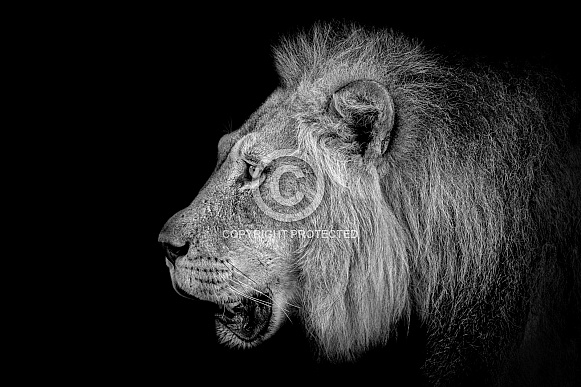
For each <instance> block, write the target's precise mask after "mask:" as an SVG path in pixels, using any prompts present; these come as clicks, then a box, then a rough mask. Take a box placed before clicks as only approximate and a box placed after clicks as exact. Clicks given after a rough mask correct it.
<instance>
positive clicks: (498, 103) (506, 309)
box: [159, 27, 579, 363]
mask: <svg viewBox="0 0 581 387" xmlns="http://www.w3.org/2000/svg"><path fill="white" fill-rule="evenodd" d="M276 59H277V68H278V72H279V74H280V77H281V80H282V82H281V83H282V84H281V87H280V88H278V89H277V90H275V91H274V92H273V93H272V95H271V96H270V97H269V98H268V99H267V100H266V102H264V104H263V105H262V106H261V107H260V108H259V109H258V110H257V111H256V112H255V113H254V114H253V115H252V116H251V117H250V118H249V119H248V121H247V122H246V123H245V124H244V125H243V126H242V127H241V128H239V129H238V130H236V131H234V132H232V133H229V134H227V135H225V136H224V137H222V139H221V140H220V142H219V144H218V163H217V166H216V168H215V170H214V172H213V174H212V176H211V177H210V179H209V180H208V182H207V183H206V185H205V186H204V187H203V189H202V190H201V191H200V192H199V194H198V195H197V197H196V198H195V200H194V201H193V202H192V203H191V205H190V206H189V207H187V208H186V209H184V210H182V211H180V212H178V213H177V214H175V215H174V216H173V217H172V218H171V219H170V220H169V221H168V222H167V223H166V225H165V226H164V228H163V230H162V232H161V234H160V237H159V240H160V241H161V242H162V243H163V244H164V246H165V248H166V251H167V261H168V266H169V267H170V272H171V278H172V282H173V285H174V287H175V289H176V291H177V292H179V293H181V294H182V295H185V296H187V297H195V298H197V299H201V300H206V301H210V302H212V303H214V304H216V306H217V309H216V326H217V332H218V335H219V337H220V338H221V341H222V342H224V343H226V344H228V345H232V346H240V347H251V346H255V345H257V344H259V343H261V342H262V341H264V340H266V339H267V338H268V337H270V336H271V335H273V334H274V333H275V332H276V331H277V329H278V328H279V327H280V326H281V324H282V323H283V322H284V321H285V320H286V319H287V318H288V317H292V316H298V318H300V319H301V320H302V321H303V323H304V325H305V327H306V328H307V329H308V331H309V332H310V333H311V334H312V336H313V337H314V338H315V340H316V341H317V344H318V346H319V348H321V349H322V351H323V353H324V354H325V355H327V356H328V357H329V358H332V359H333V358H342V359H349V358H352V357H353V356H356V355H357V354H359V353H361V352H363V351H364V350H365V349H367V348H369V347H371V346H374V345H377V344H381V343H385V342H386V341H387V340H388V338H389V337H390V334H391V332H392V331H393V327H394V325H395V323H397V322H398V321H402V320H404V321H405V320H406V319H407V318H408V317H409V316H410V313H411V312H412V310H413V311H415V312H417V313H418V315H419V316H420V317H421V319H422V321H424V322H425V323H426V324H427V326H428V327H429V334H430V335H431V336H430V337H431V338H433V340H432V343H433V351H434V352H439V354H438V356H440V359H441V360H443V362H444V363H445V362H446V361H447V362H448V363H453V362H454V361H455V360H454V359H453V358H454V356H456V353H457V352H458V353H461V352H462V351H465V350H475V351H484V352H485V351H486V350H487V349H490V348H494V347H495V346H496V345H498V344H499V343H505V342H510V341H511V340H505V339H506V338H507V337H511V334H510V332H511V331H512V330H516V331H519V330H522V326H523V324H524V322H523V321H524V319H525V316H526V305H527V300H528V298H527V291H526V289H528V288H527V286H528V285H529V284H528V283H527V281H526V277H525V273H529V272H530V269H531V267H532V266H531V258H532V257H535V256H536V257H538V256H539V254H541V255H543V256H547V254H548V252H549V250H548V249H546V248H544V247H543V246H546V244H547V243H549V239H550V238H551V235H558V236H559V238H560V237H561V236H563V235H565V233H567V235H573V234H571V232H573V233H575V232H577V233H578V232H579V230H578V228H577V229H574V226H573V225H574V224H575V222H574V219H575V216H577V214H579V212H578V211H579V207H578V205H577V204H570V205H569V207H568V210H567V211H564V207H563V206H562V203H564V200H565V199H564V198H566V197H568V196H567V195H569V193H568V192H571V187H570V186H568V185H567V184H574V183H572V180H571V179H564V180H562V181H561V182H560V184H554V183H555V182H556V181H557V179H559V178H563V177H564V176H565V175H566V174H567V172H566V169H556V168H554V166H555V165H558V164H559V165H561V164H563V165H564V163H565V161H563V159H562V158H563V156H561V155H562V154H564V151H566V150H567V149H568V148H567V145H564V143H563V142H562V141H560V140H558V139H555V137H554V136H553V135H551V134H550V133H551V132H555V133H557V132H558V133H561V132H560V131H562V128H558V127H557V125H559V124H560V123H561V122H562V121H563V120H561V121H559V120H553V121H551V122H548V121H547V120H546V118H545V117H546V114H547V113H546V110H545V106H544V105H543V102H542V101H541V100H539V99H537V95H536V94H535V91H534V88H531V86H530V84H529V83H526V82H523V83H521V84H514V85H507V84H505V83H503V82H504V81H503V77H502V75H499V74H496V73H494V72H491V71H489V70H488V69H486V68H480V69H479V70H478V71H481V73H475V72H472V71H469V70H465V69H463V70H460V69H459V68H456V67H453V66H449V65H447V64H446V63H445V62H443V61H442V60H441V59H440V58H437V57H434V56H432V55H430V54H429V53H427V52H425V51H424V50H423V48H422V47H421V46H420V45H419V44H417V43H416V42H413V41H410V40H408V39H405V38H403V37H401V36H399V35H397V34H393V33H390V32H383V31H381V32H369V31H363V30H359V29H347V30H345V31H339V32H337V31H333V30H331V29H329V28H327V27H323V28H315V29H314V30H313V31H312V32H311V33H310V34H304V35H300V36H299V37H297V38H295V39H293V40H289V41H285V42H284V43H283V44H282V45H281V46H280V47H279V48H278V50H277V52H276ZM475 71H476V70H475ZM478 74H480V75H478ZM523 96H525V97H524V98H523ZM523 101H524V102H523ZM531 101H532V102H531ZM551 108H554V107H553V105H551ZM561 108H562V110H563V111H562V112H555V111H550V112H549V113H548V114H550V115H552V117H553V118H555V117H557V115H559V117H565V116H566V114H568V111H567V109H568V107H567V106H565V105H563V106H562V107H561ZM539 122H542V123H543V124H542V125H539V124H538V123H539ZM563 181H564V182H565V183H563ZM553 202H554V203H561V204H559V205H557V206H551V204H550V203H553ZM531 203H533V204H534V205H531ZM549 207H551V211H548V210H547V208H549ZM547 217H550V219H551V221H550V222H546V221H545V220H546V219H548V218H547ZM551 233H553V234H551ZM555 233H556V234H555ZM559 238H555V240H553V241H551V242H550V243H552V246H556V247H555V249H557V250H559V251H560V252H561V254H565V255H567V254H569V253H568V252H567V251H566V250H563V249H562V248H561V247H560V246H559V243H560V242H559V240H557V239H559ZM569 255H570V254H569ZM499 279H500V280H499ZM499 332H502V333H499ZM507 332H509V333H507ZM459 337H463V338H466V339H465V342H462V344H458V343H456V342H455V341H454V340H455V339H457V338H459ZM483 338H486V340H484V339H483ZM453 343H455V344H453ZM436 346H440V347H439V349H436ZM460 347H462V348H460ZM464 347H465V348H464ZM442 348H445V349H449V353H447V352H446V351H442V350H441V349H442ZM460 357H461V358H464V357H462V356H459V357H458V358H460ZM444 359H447V360H444ZM458 361H461V360H458Z"/></svg>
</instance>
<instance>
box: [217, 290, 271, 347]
mask: <svg viewBox="0 0 581 387" xmlns="http://www.w3.org/2000/svg"><path fill="white" fill-rule="evenodd" d="M217 309H218V310H217V311H216V314H215V317H216V329H217V333H218V336H219V337H220V339H221V341H222V342H224V343H225V344H227V345H229V346H232V347H245V348H247V347H253V346H255V345H257V344H259V343H260V342H262V341H263V339H264V338H265V336H266V334H267V332H268V330H269V325H270V322H271V319H272V304H271V302H270V299H269V296H268V295H266V294H256V295H253V296H252V297H251V298H243V299H241V300H239V301H236V302H231V303H227V304H217Z"/></svg>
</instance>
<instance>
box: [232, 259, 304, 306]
mask: <svg viewBox="0 0 581 387" xmlns="http://www.w3.org/2000/svg"><path fill="white" fill-rule="evenodd" d="M225 263H227V264H229V265H230V266H232V268H233V269H235V270H237V271H238V272H239V273H240V274H242V275H243V276H244V277H245V278H247V279H248V280H249V281H252V282H254V283H255V284H256V285H257V286H260V285H259V284H258V282H256V281H254V280H253V279H252V278H250V277H249V276H247V275H246V274H245V273H244V272H243V271H242V270H240V269H239V268H237V267H236V266H234V265H233V264H232V263H230V262H228V261H226V262H225ZM233 279H234V278H233ZM238 283H240V284H241V285H244V286H248V287H250V288H251V289H252V290H254V291H255V292H257V293H260V294H262V295H263V296H265V297H267V298H269V299H270V300H272V301H273V302H274V300H273V299H272V297H270V296H269V295H268V294H266V293H263V292H261V291H260V290H258V289H255V288H253V287H251V286H250V285H248V284H244V283H242V282H240V281H238ZM286 304H287V305H289V306H293V307H295V308H297V309H301V307H300V306H298V305H295V304H292V303H290V302H287V303H286ZM278 306H279V307H280V305H278Z"/></svg>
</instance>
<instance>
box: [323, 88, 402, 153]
mask: <svg viewBox="0 0 581 387" xmlns="http://www.w3.org/2000/svg"><path fill="white" fill-rule="evenodd" d="M330 110H331V111H332V112H333V113H334V114H337V115H338V116H339V117H340V118H342V119H343V120H344V121H345V122H346V123H347V125H348V127H349V128H350V129H351V130H353V132H354V133H353V134H354V136H355V139H356V141H357V142H358V143H359V145H360V149H361V150H362V152H364V158H365V159H367V160H370V161H373V160H375V159H377V158H378V157H380V156H381V155H383V153H384V152H385V151H386V149H387V145H388V143H389V138H390V133H391V129H392V128H393V122H394V108H393V101H392V99H391V97H390V95H389V93H388V92H387V89H386V88H385V86H383V85H382V84H380V83H378V82H376V81H372V80H357V81H353V82H350V83H348V84H347V85H345V86H343V87H341V88H340V89H338V90H337V91H335V93H334V94H333V98H332V100H331V103H330Z"/></svg>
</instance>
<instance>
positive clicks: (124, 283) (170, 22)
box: [62, 3, 580, 385]
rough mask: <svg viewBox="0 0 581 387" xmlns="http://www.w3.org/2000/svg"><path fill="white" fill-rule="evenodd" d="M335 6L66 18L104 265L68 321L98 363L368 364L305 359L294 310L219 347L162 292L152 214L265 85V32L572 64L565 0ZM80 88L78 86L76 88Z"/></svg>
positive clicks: (203, 162) (122, 367)
mask: <svg viewBox="0 0 581 387" xmlns="http://www.w3.org/2000/svg"><path fill="white" fill-rule="evenodd" d="M338 6H339V3H336V4H335V5H334V6H333V7H338ZM265 7H267V6H266V5H265ZM293 7H296V8H298V5H293ZM333 7H329V8H327V9H325V10H317V11H315V10H313V9H308V10H306V9H305V10H302V9H294V10H292V11H288V10H285V9H283V8H282V7H280V6H278V5H277V6H276V7H274V8H276V9H273V10H267V11H265V10H264V9H253V10H249V9H245V10H241V9H232V8H230V7H229V6H227V5H225V4H224V5H222V4H221V5H211V6H210V7H208V6H201V5H200V6H188V7H183V8H179V7H178V8H173V7H172V6H163V7H161V8H160V7H159V6H153V5H151V6H144V5H136V6H135V7H123V8H114V7H111V8H107V9H104V8H99V9H84V10H82V11H79V12H78V14H77V16H75V19H74V20H73V21H72V22H71V23H70V24H68V23H67V27H66V28H64V27H63V31H62V35H63V36H65V37H66V42H68V43H67V45H66V47H67V49H68V48H69V47H71V48H72V49H73V52H75V53H76V52H78V55H76V54H75V55H72V58H73V59H74V60H73V61H72V62H69V64H68V66H70V71H71V73H72V74H73V73H74V74H76V75H78V77H77V78H75V79H78V81H76V83H75V82H73V85H71V90H72V91H79V94H78V97H77V94H75V95H74V96H73V98H71V100H72V103H73V105H74V106H75V107H76V108H77V109H78V112H79V113H80V115H82V121H81V122H82V123H83V124H82V127H83V130H82V131H81V132H82V133H81V134H79V135H78V138H75V139H73V142H74V144H75V146H74V148H73V153H74V154H75V155H77V156H78V157H79V158H82V159H83V161H85V160H86V161H88V164H83V168H84V169H85V170H84V171H83V174H90V176H91V179H89V180H88V181H86V182H85V183H84V184H86V187H84V188H86V192H89V195H88V197H87V198H86V199H83V203H82V204H80V206H81V207H82V208H87V206H88V207H90V208H91V209H93V210H94V212H95V213H96V215H97V217H98V219H99V220H98V221H97V222H98V223H99V226H98V229H99V233H98V234H96V235H91V236H86V239H84V240H85V241H87V242H92V243H91V245H92V246H95V251H99V252H101V251H104V253H103V255H102V256H100V257H99V259H98V261H97V263H96V266H98V267H99V268H101V269H102V271H101V270H99V269H95V271H97V270H98V271H99V273H101V272H103V277H102V278H100V282H99V286H98V288H99V289H100V290H99V292H98V293H99V294H97V295H96V299H97V301H96V303H95V304H91V305H89V307H88V308H87V303H84V302H82V301H79V302H78V305H79V308H80V309H82V310H83V313H82V314H79V316H78V319H79V321H78V323H79V326H81V327H82V328H77V329H76V330H75V331H74V336H75V340H76V341H77V343H76V344H77V345H78V349H79V351H80V352H82V353H88V354H90V356H89V357H88V358H86V359H87V361H88V362H90V364H91V365H92V366H95V368H93V367H92V368H91V369H95V370H96V371H94V372H95V376H101V377H105V378H109V377H110V378H112V379H115V378H119V377H122V378H124V379H125V378H126V379H127V380H128V381H131V380H136V379H139V380H148V378H150V377H151V378H153V377H156V376H164V377H170V378H173V377H176V378H180V379H182V378H183V379H184V380H188V379H189V380H191V384H192V385H200V384H201V382H202V381H203V380H206V379H205V378H206V377H212V378H214V380H218V381H221V382H224V383H235V382H236V381H240V380H241V379H240V378H243V380H248V381H252V380H255V381H259V380H260V379H258V378H260V376H261V375H264V374H270V375H272V374H275V375H278V377H281V378H283V379H281V380H284V381H287V380H288V381H292V380H301V378H303V377H304V375H305V373H310V374H312V375H320V376H323V377H327V376H329V375H330V376H341V377H342V376H345V375H361V371H362V370H367V368H366V367H367V366H368V365H369V366H370V367H371V368H373V367H374V365H376V359H375V358H374V357H373V354H372V356H370V357H368V358H365V359H363V360H362V362H360V363H358V364H356V365H354V366H353V365H351V366H339V367H338V366H335V367H330V366H317V365H316V363H315V362H314V361H313V360H312V359H311V358H310V357H309V355H308V353H309V351H308V347H307V345H306V343H305V342H304V341H303V340H302V339H301V337H302V336H303V332H301V330H300V325H299V324H297V322H296V321H295V324H293V325H291V326H287V327H285V328H284V329H283V331H282V332H280V333H279V334H277V336H275V337H274V338H273V339H271V340H270V341H269V342H267V343H265V344H264V345H263V346H261V347H259V348H257V349H256V350H251V351H246V352H240V351H231V350H226V349H224V348H222V347H220V346H219V345H217V343H216V341H215V337H214V326H213V317H212V312H211V309H210V308H209V307H208V306H207V305H206V304H204V303H201V302H200V303H198V302H195V301H191V300H186V299H183V298H181V297H180V296H178V295H177V294H176V293H175V292H174V291H173V289H172V287H171V284H170V278H169V274H168V269H167V267H166V265H165V261H164V257H163V255H162V253H161V250H160V249H159V248H158V245H157V242H156V241H157V235H158V233H159V231H160V230H161V228H162V226H163V224H164V222H165V221H166V220H167V219H168V218H169V217H170V216H171V215H172V214H174V213H175V212H177V211H178V210H180V209H182V208H184V207H186V206H187V205H188V204H189V203H190V202H191V201H192V200H193V199H194V197H195V195H196V193H197V191H198V190H199V189H200V188H201V186H202V185H203V184H204V182H205V181H206V179H207V178H208V177H209V175H210V173H211V171H212V169H213V168H214V166H215V161H216V146H217V142H218V139H219V138H220V136H221V135H222V134H223V132H224V131H225V130H227V129H228V128H230V127H233V128H236V127H238V126H239V125H241V124H242V123H243V122H244V120H245V119H246V118H247V117H248V116H249V115H250V114H251V113H252V112H253V110H255V109H256V108H257V107H258V106H259V104H260V103H262V101H264V100H265V99H266V97H267V96H268V95H269V94H270V92H271V91H272V90H273V89H274V88H275V87H276V86H277V75H276V73H275V70H274V64H273V60H272V56H271V46H272V45H274V44H276V42H277V41H278V39H279V37H280V36H282V35H285V34H288V33H292V32H293V31H296V30H297V29H298V28H301V27H308V26H309V25H310V24H311V23H312V22H314V21H317V20H331V19H335V20H346V21H355V22H359V23H361V24H364V25H372V26H379V27H390V28H393V29H396V30H399V31H402V32H404V33H406V34H408V35H410V36H413V37H417V38H419V39H421V40H423V41H424V42H425V44H426V45H427V46H430V47H432V46H433V47H438V48H443V49H449V50H458V51H461V52H465V53H468V54H476V55H483V56H489V57H492V58H499V57H503V56H506V55H511V56H516V57H519V58H528V57H534V58H540V59H541V60H542V61H544V62H546V63H553V64H556V65H557V66H558V67H560V68H561V69H562V70H564V71H565V72H568V73H569V74H570V75H571V76H572V77H573V81H574V80H575V79H576V80H578V79H579V78H578V76H577V75H576V73H575V71H576V69H578V68H579V67H580V66H579V64H580V61H579V59H578V58H577V57H576V56H577V51H578V43H577V40H578V36H579V31H578V30H577V28H576V27H575V24H576V21H575V20H574V18H573V15H574V14H576V12H573V9H572V7H571V9H558V10H555V9H553V10H546V9H544V10H534V9H531V8H521V9H507V8H503V7H500V8H494V7H492V6H487V7H486V8H472V9H442V8H430V9H420V8H419V6H417V7H408V8H406V7H402V6H398V7H393V6H391V5H386V6H382V7H379V8H377V7H371V8H365V9H360V10H359V11H355V10H353V9H351V8H352V7H353V4H351V5H349V7H350V9H346V10H344V11H342V10H340V9H335V8H333ZM362 7H363V6H362ZM367 7H369V6H367ZM268 8H270V7H268ZM77 34H79V36H77ZM69 43H70V46H69ZM77 49H78V51H75V50H77ZM66 71H68V70H65V72H66ZM81 95H83V96H86V95H88V96H89V97H87V98H86V99H84V100H83V101H79V100H78V99H83V98H85V97H81ZM77 98H78V99H77ZM84 128H86V129H84ZM67 141H70V138H69V137H68V136H67ZM68 162H70V160H69V161H68ZM68 162H67V163H68ZM73 164H75V163H74V162H73ZM69 166H70V165H69ZM75 167H76V166H75V165H72V172H73V174H74V173H75V172H76V171H75ZM103 241H104V242H103ZM111 274H113V275H111ZM416 328H417V329H416ZM413 332H414V333H416V334H417V336H413V337H412V338H410V339H405V340H404V339H400V340H399V341H398V342H394V344H393V345H392V346H391V348H390V350H389V351H387V352H386V353H383V354H382V355H384V356H386V357H385V359H387V360H384V361H382V362H381V366H380V367H379V368H376V370H378V371H379V372H380V373H381V374H383V375H391V376H390V377H393V378H396V379H397V378H400V377H406V378H411V381H410V384H414V383H413V382H415V381H417V378H418V376H417V369H416V365H417V364H416V362H417V361H419V360H418V359H419V358H421V351H422V349H423V347H422V339H423V337H422V335H421V329H420V328H418V327H414V330H413ZM305 367H306V368H305ZM120 375H121V376H120ZM208 380H209V379H208Z"/></svg>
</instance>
